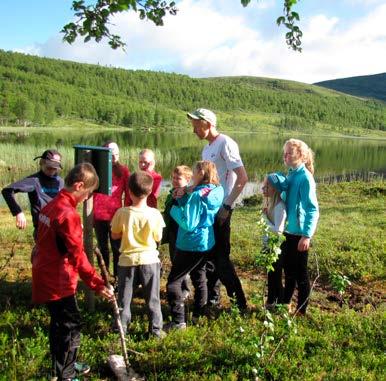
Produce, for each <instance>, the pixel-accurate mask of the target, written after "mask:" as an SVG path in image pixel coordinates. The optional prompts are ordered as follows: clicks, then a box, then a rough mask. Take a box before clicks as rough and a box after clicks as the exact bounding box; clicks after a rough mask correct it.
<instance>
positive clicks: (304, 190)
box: [285, 164, 319, 238]
mask: <svg viewBox="0 0 386 381" xmlns="http://www.w3.org/2000/svg"><path fill="white" fill-rule="evenodd" d="M287 181H288V190H287V195H286V201H285V203H286V207H287V226H286V229H285V231H286V232H287V233H290V234H294V235H300V236H305V237H309V238H311V237H312V236H313V234H314V233H315V229H316V224H317V222H318V219H319V206H318V200H317V199H316V185H315V180H314V177H313V176H312V174H311V173H310V172H309V171H308V169H307V168H306V167H305V165H304V164H302V165H300V166H299V167H298V168H296V169H290V170H289V172H288V176H287Z"/></svg>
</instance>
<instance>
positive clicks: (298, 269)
mask: <svg viewBox="0 0 386 381" xmlns="http://www.w3.org/2000/svg"><path fill="white" fill-rule="evenodd" d="M283 158H284V164H285V165H286V166H287V167H289V172H288V176H287V184H288V190H287V195H286V209H287V226H286V228H285V233H284V234H285V236H286V240H285V242H284V244H283V247H282V253H283V261H284V273H285V289H284V303H285V304H288V305H289V303H290V301H291V299H292V295H293V293H294V290H295V287H296V285H297V288H298V303H297V309H296V311H297V313H298V314H302V315H304V314H305V313H306V309H307V305H308V299H309V296H310V281H309V276H308V269H307V262H308V249H309V247H310V240H311V237H312V236H313V234H314V233H315V229H316V225H317V222H318V218H319V207H318V201H317V199H316V186H315V180H314V177H313V173H314V155H313V152H312V151H311V149H310V148H309V147H308V146H307V144H306V143H304V142H303V141H301V140H298V139H290V140H287V141H286V143H285V144H284V147H283Z"/></svg>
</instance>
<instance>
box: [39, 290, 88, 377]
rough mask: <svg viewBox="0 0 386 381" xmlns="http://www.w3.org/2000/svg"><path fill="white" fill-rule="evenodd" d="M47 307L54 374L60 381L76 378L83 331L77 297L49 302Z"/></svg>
mask: <svg viewBox="0 0 386 381" xmlns="http://www.w3.org/2000/svg"><path fill="white" fill-rule="evenodd" d="M47 307H48V310H49V312H50V316H51V322H50V333H49V338H50V351H51V357H52V370H53V373H54V375H56V377H58V380H63V379H67V378H70V379H71V378H74V377H75V375H76V374H75V368H74V364H75V361H76V358H77V353H78V348H79V345H80V329H81V319H80V312H79V308H78V304H77V302H76V298H75V295H72V296H68V297H66V298H62V299H59V300H56V301H54V302H49V303H47Z"/></svg>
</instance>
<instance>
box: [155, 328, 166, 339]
mask: <svg viewBox="0 0 386 381" xmlns="http://www.w3.org/2000/svg"><path fill="white" fill-rule="evenodd" d="M151 336H153V337H155V338H156V339H164V338H165V337H166V336H167V333H166V332H165V331H164V330H162V329H161V330H160V331H158V332H152V333H151Z"/></svg>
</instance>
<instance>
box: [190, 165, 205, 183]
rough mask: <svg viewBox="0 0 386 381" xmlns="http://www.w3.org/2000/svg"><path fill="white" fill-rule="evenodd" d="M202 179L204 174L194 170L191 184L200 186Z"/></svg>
mask: <svg viewBox="0 0 386 381" xmlns="http://www.w3.org/2000/svg"><path fill="white" fill-rule="evenodd" d="M203 178H204V172H203V171H202V170H199V169H197V168H194V171H193V176H192V181H193V184H194V185H199V184H201V182H202V179H203Z"/></svg>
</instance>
